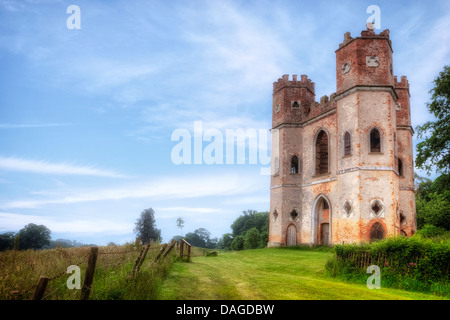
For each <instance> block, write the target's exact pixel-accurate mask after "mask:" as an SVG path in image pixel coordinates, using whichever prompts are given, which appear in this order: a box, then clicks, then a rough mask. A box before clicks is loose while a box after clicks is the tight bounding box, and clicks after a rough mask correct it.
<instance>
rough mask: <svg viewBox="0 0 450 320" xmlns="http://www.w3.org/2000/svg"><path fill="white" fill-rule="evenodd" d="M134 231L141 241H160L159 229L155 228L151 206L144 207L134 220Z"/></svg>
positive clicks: (153, 212)
mask: <svg viewBox="0 0 450 320" xmlns="http://www.w3.org/2000/svg"><path fill="white" fill-rule="evenodd" d="M134 232H135V233H136V235H137V236H138V237H139V238H140V239H141V241H142V243H149V242H150V241H161V230H160V229H156V221H155V211H153V209H152V208H149V209H145V210H144V211H142V212H141V216H140V217H139V219H137V221H136V226H135V228H134Z"/></svg>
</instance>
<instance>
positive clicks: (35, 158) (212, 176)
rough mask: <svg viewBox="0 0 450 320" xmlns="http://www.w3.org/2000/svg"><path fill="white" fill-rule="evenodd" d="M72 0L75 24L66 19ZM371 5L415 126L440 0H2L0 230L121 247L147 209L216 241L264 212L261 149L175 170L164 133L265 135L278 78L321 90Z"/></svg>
mask: <svg viewBox="0 0 450 320" xmlns="http://www.w3.org/2000/svg"><path fill="white" fill-rule="evenodd" d="M73 4H74V5H77V6H78V7H79V8H80V10H81V14H80V17H81V29H73V30H71V29H68V28H67V24H66V20H67V19H68V18H69V17H70V15H71V14H70V13H67V12H66V10H67V8H68V7H69V6H70V5H73ZM370 5H378V6H379V7H380V9H381V30H376V32H380V31H382V30H384V29H389V30H390V35H391V40H392V42H393V50H394V74H396V75H397V76H401V75H406V76H407V77H408V80H409V81H410V85H411V88H410V89H411V104H412V123H413V126H414V127H415V126H417V125H420V124H422V123H424V122H425V121H427V120H431V116H430V115H429V114H428V113H427V110H426V107H425V103H426V102H427V101H428V99H429V94H428V91H429V90H430V89H431V87H432V80H433V79H434V78H435V77H436V76H437V75H438V73H439V71H441V70H442V68H443V66H444V65H445V64H448V63H449V62H450V33H449V30H450V3H449V2H448V1H431V2H429V1H359V0H355V1H339V2H338V1H300V0H290V1H287V0H284V1H277V0H271V1H263V0H260V1H256V0H253V1H232V0H230V1H206V0H205V1H197V0H194V1H186V0H185V1H176V0H170V1H155V0H152V1H143V0H136V1H119V0H116V1H94V0H89V1H83V0H70V1H62V0H61V1H57V0H55V1H51V0H17V1H16V0H0V75H1V76H0V232H6V231H18V230H19V229H20V228H22V227H23V226H24V225H26V224H28V223H30V222H32V223H38V224H44V225H46V226H47V227H49V228H50V230H52V238H53V239H56V238H68V239H75V240H78V241H82V242H86V243H97V244H106V243H107V242H109V241H114V242H116V243H124V242H125V241H131V240H133V239H134V236H135V235H134V234H133V227H134V223H135V221H136V219H137V218H138V217H139V215H140V213H141V211H142V210H143V209H146V208H150V207H152V208H153V209H154V210H155V212H156V215H155V218H156V223H157V227H158V228H160V229H161V230H162V236H163V240H165V241H168V240H170V238H171V237H172V236H173V235H176V234H179V233H180V230H179V229H177V227H176V219H177V217H183V218H184V220H185V226H184V229H183V231H182V232H183V233H186V232H189V231H194V230H195V229H197V228H201V227H203V228H206V229H208V230H209V231H210V232H211V236H212V237H220V236H221V235H222V234H223V233H226V232H230V231H231V229H230V225H231V223H232V222H233V221H234V220H235V219H236V218H237V217H238V216H239V215H240V214H241V212H242V210H246V209H254V210H258V211H267V210H268V209H269V176H266V175H262V174H261V168H262V167H264V164H263V163H262V162H261V161H260V160H261V159H258V162H257V163H249V162H250V161H246V163H244V164H237V163H233V164H206V163H205V161H203V163H202V164H178V165H177V164H175V163H174V161H173V158H172V150H173V148H174V147H175V146H176V145H177V143H178V142H177V141H172V140H173V139H171V136H172V133H173V132H174V131H175V130H177V129H181V130H187V132H190V133H191V134H192V137H193V136H194V121H199V122H201V124H202V127H203V130H208V129H211V130H215V132H220V133H223V135H225V132H226V130H227V129H235V130H236V129H242V130H248V129H250V130H257V132H264V130H265V131H267V130H268V129H270V125H271V105H272V102H271V99H272V97H271V94H272V83H273V82H274V81H276V80H277V79H278V78H279V77H281V76H282V75H283V74H298V75H301V74H306V75H308V77H309V78H310V79H312V80H313V81H314V82H315V83H316V100H318V99H320V97H321V96H323V95H330V94H331V93H333V92H334V91H335V85H336V83H335V53H334V51H335V50H336V49H337V48H338V45H339V43H341V42H342V40H343V37H344V33H345V32H347V31H350V32H351V34H352V36H358V35H359V34H360V32H361V30H363V29H364V28H365V23H366V20H367V18H368V17H369V16H370V14H368V13H367V12H366V9H367V7H368V6H370ZM258 130H262V131H258ZM261 136H262V135H261V134H260V135H259V136H258V138H261ZM414 141H415V142H417V141H416V140H414ZM192 143H193V144H194V139H192ZM208 143H209V142H203V147H205V146H207V145H208ZM269 143H270V141H269ZM267 146H268V144H267V145H266V149H267ZM194 148H196V147H194V146H192V150H193V151H192V153H194ZM197 148H198V146H197ZM266 149H264V146H262V147H260V148H259V151H260V152H262V154H264V152H265V151H267V153H269V154H270V152H269V151H268V150H266ZM247 160H248V158H247ZM192 162H193V161H192ZM266 167H267V166H266ZM418 172H419V174H421V172H420V171H418ZM422 175H423V174H422Z"/></svg>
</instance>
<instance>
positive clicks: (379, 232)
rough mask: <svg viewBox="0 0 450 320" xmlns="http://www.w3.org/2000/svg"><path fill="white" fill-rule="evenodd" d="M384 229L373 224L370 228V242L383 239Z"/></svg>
mask: <svg viewBox="0 0 450 320" xmlns="http://www.w3.org/2000/svg"><path fill="white" fill-rule="evenodd" d="M384 234H385V232H384V228H383V226H382V225H381V223H379V222H375V223H374V224H373V225H372V227H371V228H370V241H376V240H381V239H384Z"/></svg>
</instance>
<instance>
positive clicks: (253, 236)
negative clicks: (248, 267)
mask: <svg viewBox="0 0 450 320" xmlns="http://www.w3.org/2000/svg"><path fill="white" fill-rule="evenodd" d="M242 213H243V214H242V215H240V216H239V217H238V218H237V219H236V220H235V221H234V222H233V224H232V225H231V230H232V231H233V234H231V235H230V234H228V235H227V237H226V240H224V243H223V245H224V247H223V248H224V249H227V247H226V246H225V241H227V242H228V241H230V239H233V240H232V242H231V245H230V248H231V249H232V250H242V249H256V248H264V247H265V246H266V245H267V242H268V241H269V213H268V212H256V211H255V210H250V209H249V210H247V211H243V212H242ZM224 236H225V235H224ZM223 239H225V238H223ZM233 243H234V247H233ZM235 248H238V249H235Z"/></svg>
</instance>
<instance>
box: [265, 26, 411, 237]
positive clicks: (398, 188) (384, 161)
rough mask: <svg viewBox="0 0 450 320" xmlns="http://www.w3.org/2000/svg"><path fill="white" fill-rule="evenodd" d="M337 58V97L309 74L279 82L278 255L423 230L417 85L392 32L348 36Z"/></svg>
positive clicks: (275, 158) (274, 190)
mask: <svg viewBox="0 0 450 320" xmlns="http://www.w3.org/2000/svg"><path fill="white" fill-rule="evenodd" d="M335 53H336V92H334V93H332V94H331V95H330V96H329V97H328V96H323V97H321V98H320V99H319V101H316V99H315V84H314V82H312V81H311V80H310V79H308V77H307V76H306V75H302V76H301V77H300V79H298V77H297V76H296V75H293V76H292V78H291V79H290V78H289V75H283V76H282V77H281V78H279V79H278V80H277V81H276V82H274V83H273V105H272V134H273V135H272V176H271V192H270V195H271V198H270V226H269V243H268V245H269V246H286V245H287V246H289V245H296V244H301V243H304V244H311V245H316V244H328V245H332V244H336V243H351V242H360V241H373V240H377V239H382V238H385V237H387V236H391V235H393V236H396V235H405V236H411V235H412V234H414V232H415V231H416V218H415V198H414V179H413V177H414V169H413V158H412V135H413V134H414V131H413V129H412V127H411V115H410V105H409V97H410V91H409V83H408V80H407V78H406V77H405V76H402V77H401V78H400V81H398V78H397V77H396V76H394V72H393V50H392V43H391V40H390V39H389V30H384V31H382V32H381V33H379V34H376V33H375V32H374V30H373V27H372V26H371V25H370V24H369V25H368V27H367V30H364V31H362V32H361V36H360V37H355V38H353V37H352V36H351V35H350V33H346V34H345V35H344V41H343V42H342V43H341V44H340V45H339V48H338V49H337V50H336V51H335Z"/></svg>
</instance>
